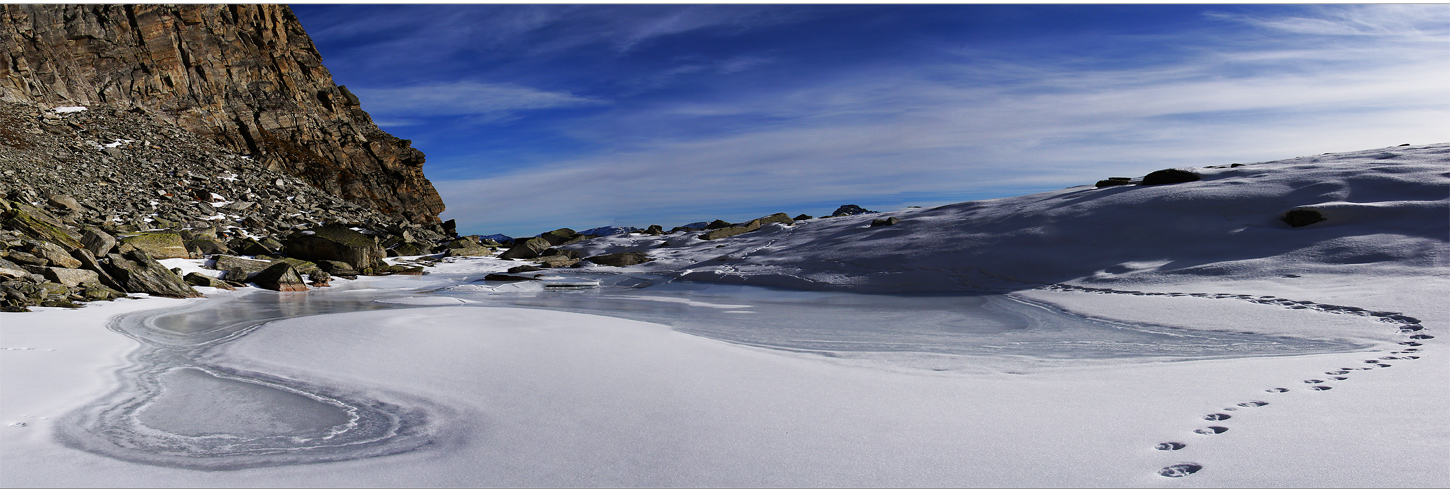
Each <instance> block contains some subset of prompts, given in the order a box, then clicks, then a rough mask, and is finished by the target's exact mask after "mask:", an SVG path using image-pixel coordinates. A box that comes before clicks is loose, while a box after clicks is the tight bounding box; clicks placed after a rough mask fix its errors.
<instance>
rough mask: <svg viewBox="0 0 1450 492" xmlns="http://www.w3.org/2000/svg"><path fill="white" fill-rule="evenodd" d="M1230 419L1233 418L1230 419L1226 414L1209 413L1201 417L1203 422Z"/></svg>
mask: <svg viewBox="0 0 1450 492" xmlns="http://www.w3.org/2000/svg"><path fill="white" fill-rule="evenodd" d="M1231 418H1233V417H1230V416H1229V415H1228V414H1226V413H1210V414H1208V415H1204V416H1203V420H1228V419H1231Z"/></svg>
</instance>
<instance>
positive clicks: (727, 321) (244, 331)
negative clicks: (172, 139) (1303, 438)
mask: <svg viewBox="0 0 1450 492" xmlns="http://www.w3.org/2000/svg"><path fill="white" fill-rule="evenodd" d="M476 277H477V276H472V277H464V276H455V277H447V276H433V277H432V278H427V279H417V281H416V282H414V284H416V285H417V286H415V287H413V288H410V289H396V288H393V289H376V288H367V287H366V285H368V284H366V283H350V284H347V285H346V286H344V287H340V288H334V289H328V290H319V291H312V292H306V293H276V292H269V291H260V292H251V293H248V294H244V295H235V296H217V297H216V298H215V299H209V300H206V301H203V302H200V303H197V304H194V305H192V306H189V307H187V308H185V309H179V310H178V309H171V310H161V311H147V312H137V313H132V314H128V315H124V316H120V317H117V318H115V319H113V320H112V321H111V322H110V328H111V329H112V330H115V331H117V332H120V333H122V334H125V335H126V336H129V337H131V338H133V339H135V340H137V341H139V342H140V343H141V348H140V349H139V350H137V351H136V352H134V353H133V354H131V355H130V356H129V358H128V361H129V362H128V364H127V365H126V367H124V368H123V369H121V370H120V371H119V373H118V378H117V379H118V382H119V387H118V388H116V389H115V390H114V391H112V392H111V393H110V394H109V395H107V396H106V397H105V398H102V399H100V400H97V401H95V402H93V403H92V404H89V405H86V406H85V407H84V408H82V409H81V410H79V411H76V412H73V413H72V414H70V415H69V416H67V417H66V419H65V420H64V421H63V423H62V425H61V426H59V427H58V429H57V432H58V434H59V436H60V438H61V440H62V442H64V443H65V444H66V445H68V446H71V447H74V448H78V449H82V450H85V451H89V452H93V453H98V454H101V455H105V456H110V457H113V458H118V459H122V460H126V461H132V462H137V463H144V464H151V465H161V466H168V467H177V468H187V469H197V470H228V469H245V468H253V467H263V466H276V465H284V464H285V465H296V464H305V463H313V462H331V461H345V460H353V459H358V458H366V457H376V456H384V455H392V454H398V453H404V452H408V451H412V450H415V449H418V448H420V447H424V446H428V445H430V444H437V441H438V437H437V433H438V432H439V429H440V428H444V427H448V426H449V425H451V423H450V422H449V421H448V420H449V419H451V418H456V417H454V416H456V415H460V414H462V413H467V412H468V411H469V409H458V408H449V407H448V405H445V404H440V403H437V402H435V401H432V400H430V399H428V398H425V397H421V396H419V395H411V394H407V393H406V392H396V391H379V390H376V389H375V388H368V387H366V386H353V387H344V386H340V385H333V384H329V383H328V382H326V381H313V380H309V379H308V378H306V377H305V376H303V377H299V376H298V375H295V374H294V375H277V374H273V373H271V372H269V371H268V370H267V368H262V367H252V366H250V365H249V363H248V362H247V361H245V360H244V359H242V358H238V357H235V356H232V355H231V354H230V353H229V350H228V347H229V344H233V343H234V342H236V341H238V340H242V339H245V338H246V337H247V336H248V335H249V334H251V333H252V332H253V331H254V330H257V329H259V328H260V327H263V326H266V325H267V324H268V323H272V322H276V321H281V320H289V319H290V320H301V321H302V322H303V323H304V324H305V320H306V319H308V317H312V316H321V315H333V314H341V313H363V312H378V315H379V316H378V317H377V318H378V319H406V317H407V315H406V314H405V313H406V312H403V311H396V312H393V313H382V312H381V311H384V310H398V309H406V308H417V307H450V306H451V307H454V308H456V309H464V310H467V309H481V308H500V307H502V308H527V309H535V310H549V311H559V312H570V313H580V314H588V315H599V316H607V317H611V318H624V319H630V320H636V321H643V322H649V323H656V324H660V325H665V326H669V327H671V329H673V330H674V331H677V332H681V333H688V334H691V335H697V336H701V337H707V338H711V339H716V340H721V341H726V342H729V343H733V344H740V345H746V346H750V347H756V348H761V349H768V350H779V351H787V352H791V353H797V354H801V355H803V356H806V357H829V358H833V359H853V360H857V361H865V362H867V363H870V364H874V365H876V366H878V367H880V366H883V365H884V366H887V367H888V368H889V367H899V368H902V369H915V370H922V369H925V370H930V371H956V372H982V371H987V370H1000V371H1007V372H1021V371H1031V370H1032V369H1034V368H1036V367H1047V366H1056V365H1062V364H1075V363H1083V364H1100V363H1104V362H1108V361H1112V360H1155V361H1156V360H1191V359H1214V358H1238V357H1257V356H1272V355H1304V354H1319V353H1334V352H1346V351H1353V350H1357V349H1362V348H1363V345H1360V344H1356V343H1352V342H1349V341H1344V340H1333V339H1311V338H1300V337H1291V336H1271V335H1265V334H1258V333H1255V332H1253V331H1249V330H1244V331H1223V330H1192V329H1183V328H1172V327H1166V326H1157V325H1150V324H1134V323H1125V322H1119V321H1114V320H1110V319H1103V318H1093V317H1086V316H1080V315H1076V314H1072V313H1068V312H1065V311H1062V310H1060V309H1057V308H1055V307H1052V306H1049V305H1045V304H1041V303H1037V302H1032V301H1029V300H1027V299H1024V298H1020V297H1016V296H1011V295H1001V294H982V295H939V296H933V295H878V294H850V293H833V292H800V291H787V290H779V289H769V288H761V287H748V286H733V285H716V284H703V283H689V282H669V281H667V280H666V279H663V278H654V277H648V276H638V275H616V276H593V277H588V278H582V279H580V278H575V279H573V280H574V283H575V284H585V285H588V284H593V283H596V282H597V283H598V285H597V286H591V287H582V288H581V287H564V288H559V287H549V286H547V285H546V283H545V282H539V281H525V282H494V281H479V280H474V279H475V278H476ZM580 280H582V281H580ZM554 283H556V284H557V283H559V282H557V281H556V282H554ZM479 312H480V313H481V314H480V316H485V317H486V316H488V314H487V312H486V311H482V310H480V311H479ZM586 319H588V318H586ZM578 328H579V329H582V330H588V329H589V328H590V327H589V326H581V327H578ZM407 329H408V328H407V326H406V324H404V325H403V326H397V327H395V328H394V330H395V331H398V332H400V333H401V334H406V331H407ZM312 341H315V342H317V343H319V345H326V344H327V343H328V342H327V341H326V340H325V339H323V338H318V339H316V340H312ZM289 345H291V344H289ZM276 348H277V349H281V348H282V347H276ZM291 348H295V347H291ZM250 350H253V351H257V350H262V351H266V350H268V347H265V346H262V347H258V346H255V344H254V346H252V347H251V348H250Z"/></svg>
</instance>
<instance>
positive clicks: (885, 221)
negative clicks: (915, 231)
mask: <svg viewBox="0 0 1450 492" xmlns="http://www.w3.org/2000/svg"><path fill="white" fill-rule="evenodd" d="M900 222H901V219H898V218H896V217H881V218H878V219H871V227H885V226H893V225H896V224H898V223H900Z"/></svg>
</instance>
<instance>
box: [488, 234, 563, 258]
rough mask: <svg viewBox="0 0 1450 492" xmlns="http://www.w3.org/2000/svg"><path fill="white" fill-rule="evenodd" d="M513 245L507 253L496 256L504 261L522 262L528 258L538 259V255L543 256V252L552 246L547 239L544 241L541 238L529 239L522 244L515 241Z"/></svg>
mask: <svg viewBox="0 0 1450 492" xmlns="http://www.w3.org/2000/svg"><path fill="white" fill-rule="evenodd" d="M514 243H515V244H514V247H512V248H509V250H508V251H504V252H503V253H502V254H500V255H498V257H499V258H502V259H505V260H523V259H529V258H538V257H539V255H541V254H543V252H544V250H547V249H549V248H551V247H553V246H554V245H553V244H550V243H549V241H548V240H547V239H544V238H542V237H531V238H529V239H527V240H523V242H519V240H515V241H514Z"/></svg>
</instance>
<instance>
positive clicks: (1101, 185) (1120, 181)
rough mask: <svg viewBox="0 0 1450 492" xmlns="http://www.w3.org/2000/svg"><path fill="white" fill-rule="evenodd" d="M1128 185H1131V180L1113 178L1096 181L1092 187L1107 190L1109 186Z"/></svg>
mask: <svg viewBox="0 0 1450 492" xmlns="http://www.w3.org/2000/svg"><path fill="white" fill-rule="evenodd" d="M1129 184H1133V178H1121V177H1113V178H1108V179H1104V180H1101V181H1098V182H1097V184H1096V185H1094V186H1096V187H1098V188H1107V187H1109V186H1123V185H1129Z"/></svg>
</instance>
